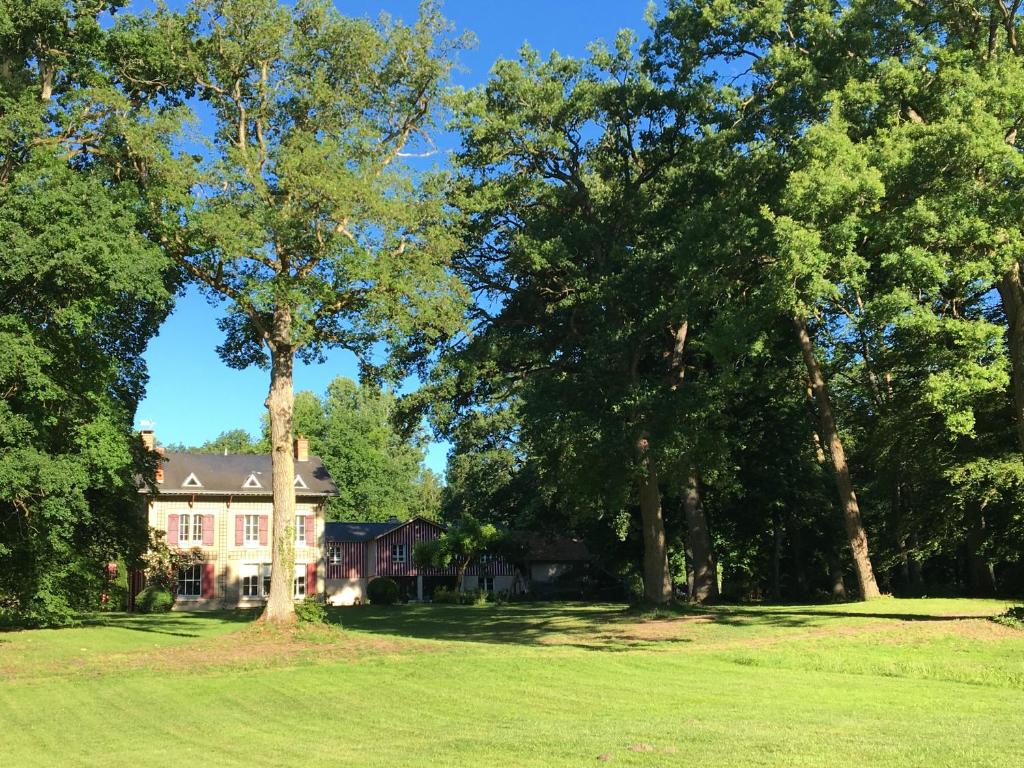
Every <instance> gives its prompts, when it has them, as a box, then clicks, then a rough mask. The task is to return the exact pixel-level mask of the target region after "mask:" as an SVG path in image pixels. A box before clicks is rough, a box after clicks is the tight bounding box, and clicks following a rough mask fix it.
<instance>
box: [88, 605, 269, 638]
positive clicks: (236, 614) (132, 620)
mask: <svg viewBox="0 0 1024 768" xmlns="http://www.w3.org/2000/svg"><path fill="white" fill-rule="evenodd" d="M255 618H256V613H255V612H254V611H251V610H237V611H203V612H198V611H197V612H194V613H185V612H174V613H157V614H153V613H150V614H136V613H109V614H93V615H90V616H88V617H86V618H84V619H83V620H82V624H81V626H85V627H105V628H107V629H124V630H128V631H131V632H148V633H152V634H158V635H173V636H174V637H202V636H203V635H204V634H206V633H204V632H202V631H198V632H197V631H195V630H196V622H197V621H204V620H205V621H213V620H216V621H217V622H219V623H237V624H248V623H249V622H251V621H252V620H253V619H255Z"/></svg>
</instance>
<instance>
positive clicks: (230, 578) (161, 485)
mask: <svg viewBox="0 0 1024 768" xmlns="http://www.w3.org/2000/svg"><path fill="white" fill-rule="evenodd" d="M142 440H143V444H144V445H145V446H146V447H147V448H149V449H150V450H157V449H156V448H155V438H154V435H153V432H152V431H151V430H145V431H143V433H142ZM294 450H295V500H296V516H295V577H294V580H293V583H292V591H293V594H294V596H295V599H297V600H298V599H302V598H304V597H305V596H306V595H307V594H319V593H321V592H323V589H324V568H323V534H324V506H325V504H326V502H327V499H328V498H330V497H331V496H336V495H337V494H338V489H337V487H336V486H335V484H334V481H333V480H332V479H331V476H330V474H329V473H328V472H327V469H326V468H325V467H324V464H323V461H321V460H320V458H318V457H317V456H310V455H309V442H308V441H307V440H306V439H304V438H301V437H300V438H298V439H297V440H295V445H294ZM160 453H161V456H162V461H161V464H160V468H159V469H158V470H157V474H156V487H155V488H149V487H147V486H143V487H141V488H140V489H139V492H140V493H142V494H145V495H146V496H147V497H148V499H147V515H148V519H149V525H150V526H151V527H152V528H155V529H157V530H160V531H165V532H166V535H167V539H166V540H167V543H168V544H169V545H170V546H172V547H174V546H176V547H180V548H182V549H186V548H187V549H192V548H196V549H198V550H199V551H200V552H201V553H202V562H201V563H199V564H197V565H194V566H192V567H190V568H185V569H183V570H182V571H181V572H180V573H179V574H178V584H177V588H178V589H177V591H178V596H177V601H176V604H175V605H176V607H178V608H181V609H184V610H200V609H207V608H209V609H212V608H238V607H241V608H244V607H250V606H259V605H262V604H263V603H264V602H265V600H266V596H267V594H268V591H269V589H270V562H271V548H270V533H271V526H272V523H271V519H272V514H273V509H274V505H273V492H272V483H271V459H270V456H269V455H247V454H235V455H218V454H206V453H178V452H166V453H165V452H162V451H160ZM138 588H139V585H138V582H137V581H136V583H135V584H133V589H132V590H130V591H131V592H132V593H133V594H134V593H135V592H136V591H137V589H138Z"/></svg>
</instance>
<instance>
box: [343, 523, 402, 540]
mask: <svg viewBox="0 0 1024 768" xmlns="http://www.w3.org/2000/svg"><path fill="white" fill-rule="evenodd" d="M401 525H402V523H399V522H390V523H324V538H325V539H326V540H327V541H373V540H374V539H376V538H377V537H378V536H383V535H384V534H385V533H388V532H389V531H393V530H395V528H399V527H400V526H401Z"/></svg>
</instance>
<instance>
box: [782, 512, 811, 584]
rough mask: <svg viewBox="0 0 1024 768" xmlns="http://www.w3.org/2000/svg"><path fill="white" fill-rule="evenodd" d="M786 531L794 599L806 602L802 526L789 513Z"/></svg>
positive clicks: (805, 572)
mask: <svg viewBox="0 0 1024 768" xmlns="http://www.w3.org/2000/svg"><path fill="white" fill-rule="evenodd" d="M786 530H787V531H788V533H789V547H790V552H791V553H792V555H793V578H794V580H795V581H796V595H795V596H796V597H797V599H799V600H806V599H807V595H808V589H807V571H806V568H805V566H804V535H803V526H802V525H801V524H800V521H799V520H797V518H796V515H794V514H792V513H790V514H789V517H788V518H787V523H786Z"/></svg>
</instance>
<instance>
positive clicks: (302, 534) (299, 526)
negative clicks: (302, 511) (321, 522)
mask: <svg viewBox="0 0 1024 768" xmlns="http://www.w3.org/2000/svg"><path fill="white" fill-rule="evenodd" d="M295 541H297V542H299V543H305V541H306V516H305V515H296V516H295Z"/></svg>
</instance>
